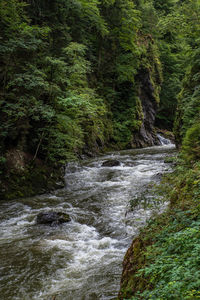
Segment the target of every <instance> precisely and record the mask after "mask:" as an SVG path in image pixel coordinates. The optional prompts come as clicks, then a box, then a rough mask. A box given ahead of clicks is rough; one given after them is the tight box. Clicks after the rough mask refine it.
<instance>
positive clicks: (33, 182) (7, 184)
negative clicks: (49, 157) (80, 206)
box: [0, 166, 64, 200]
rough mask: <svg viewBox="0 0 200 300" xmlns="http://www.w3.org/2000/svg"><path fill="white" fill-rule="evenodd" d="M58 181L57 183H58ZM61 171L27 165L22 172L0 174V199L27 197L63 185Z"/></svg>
mask: <svg viewBox="0 0 200 300" xmlns="http://www.w3.org/2000/svg"><path fill="white" fill-rule="evenodd" d="M58 182H59V184H58ZM63 186H64V183H63V172H62V170H61V169H53V168H49V167H46V166H29V167H27V169H26V170H24V171H23V172H20V173H17V172H16V171H15V172H14V171H11V172H9V173H7V175H6V176H4V177H3V176H1V180H0V191H1V192H0V199H2V200H11V199H15V198H22V197H29V196H33V195H36V194H41V193H44V192H46V191H51V190H53V189H55V188H59V187H63Z"/></svg>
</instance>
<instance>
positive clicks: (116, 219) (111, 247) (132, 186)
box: [0, 145, 173, 300]
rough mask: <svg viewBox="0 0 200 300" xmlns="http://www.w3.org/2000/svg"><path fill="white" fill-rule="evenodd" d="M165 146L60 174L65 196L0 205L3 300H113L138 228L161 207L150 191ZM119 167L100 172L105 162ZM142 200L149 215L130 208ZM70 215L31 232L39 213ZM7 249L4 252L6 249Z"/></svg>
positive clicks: (165, 168) (164, 169)
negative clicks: (138, 198)
mask: <svg viewBox="0 0 200 300" xmlns="http://www.w3.org/2000/svg"><path fill="white" fill-rule="evenodd" d="M172 151H173V147H172V145H168V146H165V147H152V148H146V149H141V150H138V149H137V150H128V151H122V152H116V153H111V154H108V155H106V156H102V157H99V158H96V159H91V160H89V161H84V162H82V163H70V164H69V165H68V166H67V168H66V175H65V180H66V188H64V189H62V190H58V191H55V192H54V193H52V194H48V195H42V196H37V197H33V198H28V199H23V200H19V201H12V202H10V203H7V202H3V203H1V204H0V218H1V220H2V221H1V222H0V230H1V237H0V251H1V261H0V275H1V276H0V285H1V291H0V292H1V299H2V300H12V299H16V300H19V299H20V300H21V299H42V300H45V299H52V298H53V297H54V296H56V300H59V299H60V300H65V299H67V300H79V299H80V300H95V299H101V300H104V299H105V300H109V299H113V298H114V297H116V295H117V291H118V289H119V284H120V274H121V270H122V260H123V257H124V254H125V252H126V250H127V248H128V246H129V245H130V243H131V240H132V239H133V237H134V236H135V235H136V234H137V233H138V231H139V228H141V227H142V226H144V225H145V223H146V221H147V220H148V219H149V218H150V216H151V215H152V214H153V213H154V210H155V209H157V210H158V211H162V210H163V209H165V207H166V204H163V203H162V204H160V205H153V204H154V200H153V197H152V196H151V194H149V191H148V190H149V186H150V185H152V182H154V183H155V182H157V181H158V180H159V179H157V176H156V175H157V174H161V173H164V172H168V171H169V170H170V166H169V165H168V164H167V163H165V162H164V158H165V157H166V155H170V154H169V152H172ZM113 159H114V160H119V161H120V166H116V167H102V163H103V162H104V161H105V160H113ZM146 192H147V193H148V195H147V196H148V201H150V202H151V203H152V206H151V207H146V208H145V207H143V206H142V205H141V202H142V201H143V200H142V199H141V202H140V203H139V204H138V205H137V206H136V207H135V208H134V209H133V210H130V201H131V200H132V199H133V198H135V197H136V196H138V195H142V194H143V193H146ZM52 209H53V210H55V211H63V212H66V213H68V214H70V217H71V222H69V223H66V224H63V225H61V226H58V227H48V226H42V225H36V224H35V219H36V216H37V214H38V213H40V212H43V211H46V210H47V211H48V210H52ZM8 244H9V247H7V245H8Z"/></svg>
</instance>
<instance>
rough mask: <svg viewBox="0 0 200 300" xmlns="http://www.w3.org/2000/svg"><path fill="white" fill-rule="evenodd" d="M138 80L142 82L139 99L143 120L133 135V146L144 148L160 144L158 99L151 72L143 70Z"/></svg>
mask: <svg viewBox="0 0 200 300" xmlns="http://www.w3.org/2000/svg"><path fill="white" fill-rule="evenodd" d="M137 80H138V81H139V83H140V86H139V99H140V101H141V104H142V113H143V121H142V125H141V127H140V129H139V131H138V132H137V133H135V134H134V136H133V140H132V143H131V146H132V147H133V148H143V147H148V146H154V145H160V141H159V139H158V137H157V135H156V131H155V128H154V122H155V116H156V110H157V108H158V102H157V101H156V97H155V87H154V86H153V83H152V81H151V77H150V72H149V71H148V70H141V71H140V72H139V74H138V78H137Z"/></svg>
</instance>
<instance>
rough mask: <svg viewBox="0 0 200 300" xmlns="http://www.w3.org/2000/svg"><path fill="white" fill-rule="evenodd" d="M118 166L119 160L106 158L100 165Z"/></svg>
mask: <svg viewBox="0 0 200 300" xmlns="http://www.w3.org/2000/svg"><path fill="white" fill-rule="evenodd" d="M117 166H120V161H118V160H106V161H104V162H103V163H102V167H117Z"/></svg>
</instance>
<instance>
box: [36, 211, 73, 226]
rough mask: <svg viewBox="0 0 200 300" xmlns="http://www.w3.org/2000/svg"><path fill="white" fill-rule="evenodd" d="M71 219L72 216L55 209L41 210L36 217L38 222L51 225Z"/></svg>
mask: <svg viewBox="0 0 200 300" xmlns="http://www.w3.org/2000/svg"><path fill="white" fill-rule="evenodd" d="M69 221H70V217H69V215H68V214H66V213H63V212H55V211H48V212H41V213H39V214H38V215H37V218H36V223H37V224H45V225H50V226H54V225H60V224H62V223H66V222H69Z"/></svg>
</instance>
